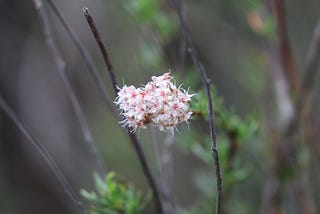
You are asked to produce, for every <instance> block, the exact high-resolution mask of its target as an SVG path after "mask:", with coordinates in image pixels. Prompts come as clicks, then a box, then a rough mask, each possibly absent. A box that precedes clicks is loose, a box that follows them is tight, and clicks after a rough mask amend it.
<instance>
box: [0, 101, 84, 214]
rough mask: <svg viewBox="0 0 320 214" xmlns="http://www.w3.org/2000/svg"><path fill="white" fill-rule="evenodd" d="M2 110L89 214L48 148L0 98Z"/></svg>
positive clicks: (74, 199) (72, 198)
mask: <svg viewBox="0 0 320 214" xmlns="http://www.w3.org/2000/svg"><path fill="white" fill-rule="evenodd" d="M0 108H1V109H2V110H3V111H4V112H5V113H6V114H7V115H8V117H9V118H10V119H11V120H12V121H13V122H14V123H15V124H16V126H17V127H18V128H19V130H20V131H21V132H22V133H23V134H24V135H25V136H26V137H27V138H28V140H29V141H30V142H31V143H32V145H33V146H34V147H35V148H36V149H37V150H38V152H39V153H40V154H41V156H42V157H43V158H44V159H45V161H46V162H47V163H48V165H49V167H50V168H51V170H52V171H53V173H54V175H55V176H56V177H57V179H58V180H59V182H60V184H61V185H62V187H63V190H64V192H65V194H66V195H67V196H68V197H69V198H70V200H71V201H72V202H73V203H74V204H75V205H76V206H77V207H78V208H79V210H80V211H81V213H82V214H88V212H87V211H86V210H85V209H84V207H83V204H82V202H81V201H80V200H79V199H78V198H77V196H76V194H75V193H74V191H73V190H72V188H71V186H70V184H69V182H68V181H67V179H66V178H65V176H64V175H63V173H62V171H61V170H60V168H59V167H58V165H57V164H56V163H55V161H54V160H53V158H52V157H51V155H50V153H49V152H48V151H47V150H46V148H45V147H44V146H43V145H42V144H41V143H40V141H39V140H38V139H37V138H36V137H35V136H33V135H32V133H31V132H30V131H29V130H28V129H27V127H26V126H25V125H24V124H23V123H22V122H21V121H20V120H19V118H18V116H17V114H16V113H15V112H14V111H13V110H12V109H11V107H10V106H9V105H8V104H7V103H6V101H5V100H4V99H3V98H2V96H0Z"/></svg>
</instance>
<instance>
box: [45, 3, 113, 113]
mask: <svg viewBox="0 0 320 214" xmlns="http://www.w3.org/2000/svg"><path fill="white" fill-rule="evenodd" d="M47 1H48V4H49V6H50V7H51V9H52V10H53V12H54V13H55V14H56V16H57V17H58V19H59V21H60V22H61V24H62V26H63V27H64V29H65V30H66V32H67V33H68V35H69V36H70V38H71V41H72V42H73V43H74V45H75V46H76V48H77V49H78V50H79V52H80V55H81V57H82V58H83V61H84V63H85V65H86V66H87V68H88V71H89V73H90V74H91V76H92V78H93V80H94V81H95V83H96V85H97V87H98V90H99V92H100V94H101V96H102V99H103V101H104V103H105V104H106V105H107V107H108V109H109V110H110V111H111V112H112V114H113V115H118V113H117V112H116V110H115V109H114V107H113V103H112V101H111V100H110V98H109V97H108V93H107V90H106V88H105V86H104V83H103V81H102V78H101V76H100V74H99V72H98V69H97V67H96V66H95V64H94V62H93V60H92V58H91V56H90V55H89V53H88V51H87V50H86V48H85V47H84V46H83V45H82V43H81V42H80V40H79V38H78V37H77V35H76V34H75V33H74V31H73V30H72V28H71V27H70V26H69V25H68V23H67V22H66V19H65V18H64V17H63V15H62V13H61V11H60V10H59V9H58V8H57V7H56V6H55V4H54V3H53V1H52V0H47Z"/></svg>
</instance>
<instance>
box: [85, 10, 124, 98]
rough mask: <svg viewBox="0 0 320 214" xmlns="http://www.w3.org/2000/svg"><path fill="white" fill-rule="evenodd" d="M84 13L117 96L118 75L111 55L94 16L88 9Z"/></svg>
mask: <svg viewBox="0 0 320 214" xmlns="http://www.w3.org/2000/svg"><path fill="white" fill-rule="evenodd" d="M83 11H84V15H85V17H86V19H87V22H88V24H89V26H90V29H91V31H92V33H93V35H94V38H95V39H96V42H97V44H98V45H99V48H100V52H101V54H102V56H103V59H104V62H105V64H106V66H107V68H108V72H109V76H110V78H111V82H112V86H113V89H114V91H115V94H117V93H118V88H117V85H118V84H117V79H116V75H115V73H114V70H113V66H112V64H111V60H110V57H109V54H108V52H107V49H106V47H105V46H104V44H103V41H102V39H101V36H100V34H99V32H98V29H97V28H96V25H95V23H94V20H93V18H92V16H91V15H90V13H89V10H88V8H83Z"/></svg>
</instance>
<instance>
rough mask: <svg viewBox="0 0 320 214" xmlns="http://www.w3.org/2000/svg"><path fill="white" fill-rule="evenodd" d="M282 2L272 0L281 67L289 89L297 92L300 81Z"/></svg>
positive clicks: (280, 0) (281, 0)
mask: <svg viewBox="0 0 320 214" xmlns="http://www.w3.org/2000/svg"><path fill="white" fill-rule="evenodd" d="M283 4H284V3H283V0H272V7H273V10H274V13H275V18H276V21H277V31H278V36H279V51H280V56H281V64H282V69H283V72H284V74H285V76H286V78H287V80H288V82H289V86H290V91H291V92H293V93H294V94H297V93H298V92H299V89H300V82H299V77H298V73H297V69H296V67H295V64H294V59H293V56H292V51H291V46H290V42H289V38H288V32H287V26H286V20H285V8H284V5H283Z"/></svg>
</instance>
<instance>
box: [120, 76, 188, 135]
mask: <svg viewBox="0 0 320 214" xmlns="http://www.w3.org/2000/svg"><path fill="white" fill-rule="evenodd" d="M151 79H152V81H151V82H148V83H147V84H146V85H145V86H144V87H140V88H136V87H134V86H126V85H124V86H123V87H122V88H120V90H119V92H118V96H117V97H116V100H115V104H117V105H118V106H119V109H120V110H121V115H122V116H123V117H124V120H123V121H122V123H123V124H124V126H126V127H129V128H130V129H131V131H132V132H135V131H136V130H137V129H138V128H146V125H147V124H153V125H156V126H158V127H159V129H160V130H161V131H171V132H173V131H174V128H175V127H176V126H177V125H178V124H179V123H182V122H187V123H188V120H189V119H190V118H191V115H192V112H191V111H190V108H189V104H188V102H189V101H190V100H191V97H192V96H193V95H192V94H189V93H188V91H186V90H184V89H182V88H181V86H179V87H178V88H177V86H176V85H175V84H174V83H173V82H172V79H173V77H172V76H170V73H165V74H163V75H162V76H153V77H151Z"/></svg>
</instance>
